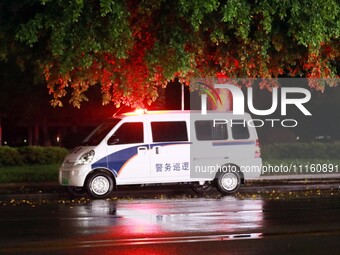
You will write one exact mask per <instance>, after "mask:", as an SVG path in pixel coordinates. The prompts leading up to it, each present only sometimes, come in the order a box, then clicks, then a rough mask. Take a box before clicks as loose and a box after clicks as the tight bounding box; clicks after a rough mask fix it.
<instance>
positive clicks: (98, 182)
mask: <svg viewBox="0 0 340 255" xmlns="http://www.w3.org/2000/svg"><path fill="white" fill-rule="evenodd" d="M113 187H114V182H113V180H112V178H111V176H110V175H109V174H107V173H105V172H95V173H93V174H91V175H90V176H89V177H88V179H87V181H86V189H87V192H88V193H89V195H90V196H91V197H92V198H106V197H108V196H109V195H110V194H111V192H112V191H113Z"/></svg>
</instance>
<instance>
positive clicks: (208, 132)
mask: <svg viewBox="0 0 340 255" xmlns="http://www.w3.org/2000/svg"><path fill="white" fill-rule="evenodd" d="M195 129H196V138H197V140H198V141H211V140H226V139H228V129H227V124H216V125H215V127H214V123H213V121H212V120H198V121H195Z"/></svg>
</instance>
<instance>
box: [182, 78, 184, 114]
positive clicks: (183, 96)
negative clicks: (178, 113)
mask: <svg viewBox="0 0 340 255" xmlns="http://www.w3.org/2000/svg"><path fill="white" fill-rule="evenodd" d="M181 85H182V98H181V106H182V111H184V84H183V83H182V84H181Z"/></svg>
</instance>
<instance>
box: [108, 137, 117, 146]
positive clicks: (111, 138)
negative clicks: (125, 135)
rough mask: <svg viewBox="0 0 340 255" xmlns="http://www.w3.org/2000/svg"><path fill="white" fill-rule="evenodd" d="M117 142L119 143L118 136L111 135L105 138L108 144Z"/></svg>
mask: <svg viewBox="0 0 340 255" xmlns="http://www.w3.org/2000/svg"><path fill="white" fill-rule="evenodd" d="M117 143H119V138H117V136H116V135H112V136H111V137H110V138H109V140H107V144H108V145H115V144H117Z"/></svg>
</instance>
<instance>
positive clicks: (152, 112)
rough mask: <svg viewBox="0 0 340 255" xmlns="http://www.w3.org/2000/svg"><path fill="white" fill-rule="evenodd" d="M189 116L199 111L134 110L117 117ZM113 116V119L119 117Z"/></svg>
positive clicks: (212, 112) (227, 112) (229, 112)
mask: <svg viewBox="0 0 340 255" xmlns="http://www.w3.org/2000/svg"><path fill="white" fill-rule="evenodd" d="M207 113H210V114H228V115H229V114H231V115H232V114H233V113H232V112H231V111H225V112H220V111H207ZM182 114H184V115H189V114H195V115H196V114H201V111H200V110H184V111H181V110H161V111H146V110H142V109H141V110H136V111H134V112H127V113H123V114H120V115H119V116H121V117H127V116H143V115H182ZM245 115H249V114H248V113H245ZM119 116H115V117H119Z"/></svg>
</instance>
